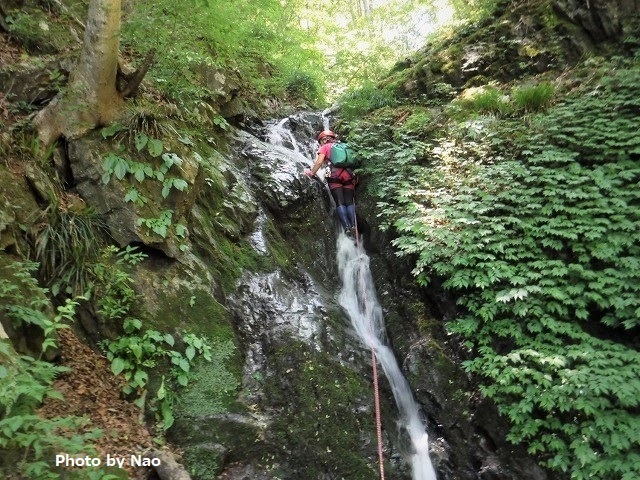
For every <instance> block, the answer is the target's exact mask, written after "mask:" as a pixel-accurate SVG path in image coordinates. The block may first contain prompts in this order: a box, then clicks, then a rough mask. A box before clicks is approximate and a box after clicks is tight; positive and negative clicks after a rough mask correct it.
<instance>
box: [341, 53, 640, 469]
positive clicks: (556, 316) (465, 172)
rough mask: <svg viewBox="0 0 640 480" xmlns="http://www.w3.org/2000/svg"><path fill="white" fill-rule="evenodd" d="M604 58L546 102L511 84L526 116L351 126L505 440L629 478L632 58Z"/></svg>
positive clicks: (634, 440) (636, 447) (633, 298)
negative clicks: (449, 305) (451, 300)
mask: <svg viewBox="0 0 640 480" xmlns="http://www.w3.org/2000/svg"><path fill="white" fill-rule="evenodd" d="M616 62H617V63H616V64H614V65H611V66H606V65H605V66H604V68H605V69H608V70H609V72H610V73H609V75H607V76H603V77H602V79H601V80H600V81H599V83H592V84H585V85H583V86H582V88H581V89H579V90H578V91H576V92H574V93H573V94H572V95H571V96H569V97H566V98H565V99H563V100H562V101H558V103H557V104H556V105H555V106H549V99H550V98H551V94H552V91H551V90H550V89H549V88H547V87H545V88H543V89H541V90H540V91H536V92H534V93H533V94H532V95H533V96H532V97H526V96H525V95H524V93H522V92H525V90H520V91H519V92H520V93H521V94H522V95H523V98H522V99H520V100H516V101H518V102H522V103H521V104H522V105H525V104H529V105H534V104H535V105H538V106H542V105H546V106H547V110H546V111H544V112H540V113H538V114H535V115H532V114H530V113H527V114H526V116H524V117H520V116H518V117H516V118H513V117H503V118H498V117H496V116H480V117H478V118H476V119H475V120H462V121H460V120H457V121H451V122H450V123H448V124H444V123H443V124H442V125H431V126H430V128H432V129H433V130H434V131H435V132H436V133H435V134H433V135H431V136H430V138H429V137H427V136H425V135H423V134H419V135H412V134H411V131H404V132H403V131H402V130H401V129H397V128H396V127H395V126H394V125H393V124H392V123H390V122H389V118H388V115H387V117H384V115H380V116H378V117H375V116H373V117H369V118H368V120H367V121H368V122H373V123H374V126H375V127H376V128H375V129H373V130H375V133H372V129H371V125H370V124H369V125H368V126H367V128H364V129H361V130H354V131H353V132H352V134H351V138H350V140H351V141H352V143H353V144H355V145H357V146H358V147H360V152H361V154H362V155H363V157H365V159H366V164H367V166H366V167H365V170H366V171H367V172H368V173H369V174H370V177H369V179H370V181H369V182H367V185H368V193H369V194H370V195H373V196H375V197H377V198H378V199H379V205H378V206H379V208H380V212H381V214H380V215H381V221H382V226H383V228H393V229H394V230H395V231H396V232H397V235H398V236H397V238H396V240H395V245H396V247H397V248H398V252H399V254H400V255H408V256H411V257H412V258H414V259H415V262H416V263H415V269H414V274H415V275H416V278H417V280H418V281H419V282H420V283H421V284H423V285H426V284H428V283H429V282H430V281H431V279H433V278H434V277H439V278H441V279H443V280H444V286H445V287H446V288H447V289H448V290H450V291H451V292H452V293H454V294H455V295H456V296H457V298H458V305H459V315H458V317H457V318H456V319H454V320H452V321H450V322H449V323H448V325H447V328H448V330H449V331H450V332H451V333H452V334H455V335H458V336H459V337H460V338H461V339H462V340H463V341H464V343H465V345H466V347H467V348H468V352H469V355H470V357H469V358H470V359H469V360H468V361H467V362H465V368H466V369H467V371H468V372H470V373H472V374H474V375H476V376H477V377H478V378H480V379H481V380H482V386H481V390H482V392H483V393H484V394H485V395H487V396H488V397H490V398H492V399H493V400H494V401H495V402H496V404H497V405H498V407H499V409H500V412H501V413H502V414H503V415H505V416H506V417H508V418H509V419H510V421H511V431H510V433H509V436H508V439H509V440H510V441H512V442H514V443H524V444H525V445H526V446H527V447H528V450H529V452H530V453H532V454H535V455H536V456H537V457H538V458H539V460H540V462H541V463H542V464H543V465H544V466H546V467H548V468H549V469H551V470H556V471H559V472H564V473H566V474H567V475H569V476H570V477H571V478H572V479H577V480H582V479H588V478H598V479H602V480H609V479H610V480H614V479H615V480H620V479H623V480H631V479H635V478H638V477H639V476H640V417H638V414H637V412H638V409H639V408H640V354H639V353H638V348H639V346H640V345H638V340H637V338H638V337H637V335H638V332H639V331H640V320H639V319H640V315H639V312H640V246H639V245H638V242H637V240H636V236H637V232H638V231H640V210H639V208H638V207H639V204H638V195H637V192H638V187H637V186H638V182H639V181H640V137H638V135H637V125H638V116H639V115H638V112H640V100H639V99H640V88H639V85H640V69H639V68H638V66H637V62H636V63H635V64H634V63H633V62H631V61H625V60H617V61H616ZM526 91H527V92H529V93H531V91H530V90H526ZM497 98H498V97H497V96H496V95H494V96H493V97H492V99H493V100H496V99H497ZM532 98H534V100H532ZM490 103H491V102H490ZM536 108H537V107H536ZM536 108H522V110H523V111H524V112H525V113H526V112H530V111H533V110H535V109H536ZM480 110H482V109H480ZM413 130H414V131H419V130H416V129H413ZM428 130H429V129H428V128H426V129H423V130H422V131H423V132H424V131H428ZM376 179H377V180H376Z"/></svg>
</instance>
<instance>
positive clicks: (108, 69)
mask: <svg viewBox="0 0 640 480" xmlns="http://www.w3.org/2000/svg"><path fill="white" fill-rule="evenodd" d="M120 16H121V0H90V2H89V12H88V15H87V27H86V29H85V33H84V45H83V48H82V53H81V55H80V60H79V61H78V64H77V65H76V67H75V68H74V70H73V71H72V72H71V76H70V78H69V87H68V89H67V90H66V91H65V92H61V94H59V95H58V96H57V97H56V98H55V99H54V100H53V101H52V102H51V103H50V104H49V105H47V106H46V107H45V108H44V109H43V110H41V111H40V112H38V114H37V115H36V118H35V124H36V127H37V129H38V134H39V136H40V139H41V140H42V142H43V143H44V145H51V144H52V143H53V142H55V141H56V140H57V139H58V138H59V137H60V136H64V137H66V138H77V137H79V136H82V135H83V134H85V133H86V132H87V131H89V130H91V129H93V128H95V127H96V126H99V125H106V124H108V123H110V122H111V121H113V119H114V118H115V116H116V114H117V113H118V112H119V111H120V109H121V108H122V106H123V104H124V101H123V99H122V96H121V95H120V94H119V93H118V91H117V89H116V74H117V71H118V49H119V42H120Z"/></svg>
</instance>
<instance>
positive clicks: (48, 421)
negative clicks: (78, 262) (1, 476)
mask: <svg viewBox="0 0 640 480" xmlns="http://www.w3.org/2000/svg"><path fill="white" fill-rule="evenodd" d="M3 268H4V269H7V270H9V271H12V272H13V274H14V275H13V277H11V278H12V279H13V281H10V280H7V279H6V278H5V277H4V276H3V278H1V279H0V305H1V307H0V313H1V314H3V315H6V316H7V317H9V318H11V319H12V320H13V321H14V322H16V323H19V324H20V323H22V324H35V325H38V326H40V327H41V328H42V329H43V332H44V342H43V344H42V349H41V350H42V352H44V351H45V350H46V349H47V348H48V347H56V346H57V342H56V332H57V331H58V330H60V329H63V328H68V325H67V324H66V322H67V321H70V320H72V319H73V316H74V315H75V307H76V306H77V302H76V301H75V300H67V302H66V304H65V305H63V306H60V307H58V309H57V314H56V315H55V316H54V317H53V318H50V316H49V314H48V313H47V310H48V307H49V304H48V302H47V300H46V297H45V293H46V291H45V290H43V289H40V288H39V287H38V286H37V283H36V280H35V279H34V278H33V277H32V276H31V275H30V273H31V272H33V271H34V270H35V269H36V268H37V266H36V265H35V264H32V263H12V264H9V265H7V266H5V267H3ZM0 360H1V361H0V448H1V449H2V450H3V455H2V457H0V469H1V470H2V471H3V473H5V474H8V475H9V477H10V478H11V477H12V476H13V475H19V476H21V478H33V479H51V480H54V479H58V478H63V475H62V474H61V473H60V472H59V471H57V470H56V469H55V468H54V466H53V464H52V462H51V459H52V458H53V456H54V455H55V454H56V453H59V452H61V451H63V452H65V453H68V454H69V455H72V456H73V455H75V454H78V455H87V454H94V453H95V449H94V448H93V447H92V446H91V445H90V442H91V441H92V440H94V439H96V438H98V437H100V436H101V432H100V431H99V430H96V429H94V430H91V431H89V432H87V433H82V434H75V435H72V434H70V432H74V431H78V430H80V429H82V430H85V427H86V425H87V424H88V420H87V419H86V418H78V417H72V416H66V417H55V418H43V417H41V416H40V415H38V414H37V413H36V409H37V408H38V407H39V406H40V404H41V403H42V402H43V400H45V399H46V398H54V399H59V400H62V399H63V398H62V395H61V394H60V393H59V392H58V391H56V390H55V389H54V388H53V387H52V382H53V381H54V379H55V378H56V377H57V376H58V375H59V374H61V373H65V372H68V371H69V369H68V368H65V367H60V366H56V365H53V364H51V363H49V362H45V361H43V360H42V359H41V358H37V359H36V358H33V357H31V356H28V355H22V356H18V355H17V354H16V353H15V351H14V350H13V348H11V347H10V344H9V343H8V342H6V341H3V340H0ZM87 477H88V478H92V479H96V480H98V479H115V478H117V477H115V476H113V475H107V474H106V473H105V472H104V470H103V469H101V468H97V469H92V470H91V471H90V472H87Z"/></svg>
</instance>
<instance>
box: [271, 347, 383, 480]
mask: <svg viewBox="0 0 640 480" xmlns="http://www.w3.org/2000/svg"><path fill="white" fill-rule="evenodd" d="M268 358H269V359H270V369H271V370H272V371H274V372H279V373H278V375H277V376H276V375H270V376H268V377H267V378H266V379H265V384H266V387H265V392H266V395H267V404H268V406H269V408H272V409H276V410H278V411H279V412H280V413H279V415H278V417H277V419H275V421H274V423H273V424H272V425H271V427H270V428H269V431H268V439H269V443H270V444H272V445H273V447H274V449H273V451H272V452H271V455H272V457H271V459H270V460H271V462H272V463H282V462H286V463H288V465H289V466H290V469H291V471H292V473H293V474H294V475H295V477H294V478H319V477H320V476H322V475H330V476H332V478H349V479H352V480H359V479H363V480H364V479H370V478H372V476H373V475H374V474H375V473H374V472H375V466H374V465H373V464H372V462H371V456H373V457H375V455H371V454H374V452H373V451H372V450H373V447H374V446H375V438H374V437H375V431H374V429H372V428H370V427H371V425H370V424H369V420H370V414H371V412H370V410H369V409H370V407H371V405H370V404H369V401H370V400H369V397H370V385H369V384H368V383H367V382H366V381H365V379H363V378H361V377H360V376H359V375H358V374H357V373H356V372H354V371H353V370H351V369H350V368H349V367H348V366H345V365H340V364H338V362H337V361H336V359H335V358H334V357H332V356H330V355H328V354H325V353H321V352H317V351H315V350H311V349H310V348H309V347H308V346H307V345H304V344H302V343H301V342H292V343H290V344H287V345H283V346H281V347H280V348H278V349H277V350H276V351H273V352H270V353H269V356H268ZM282 372H283V373H284V374H282ZM265 461H268V459H265Z"/></svg>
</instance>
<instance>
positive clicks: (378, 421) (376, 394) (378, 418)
mask: <svg viewBox="0 0 640 480" xmlns="http://www.w3.org/2000/svg"><path fill="white" fill-rule="evenodd" d="M354 204H355V199H354ZM354 223H355V230H356V235H355V236H356V238H355V240H356V247H357V249H358V250H360V248H361V245H360V232H358V219H357V218H355V219H354ZM359 284H360V286H361V287H362V295H363V297H365V298H363V300H364V305H365V315H366V316H367V318H368V319H369V324H370V326H371V332H372V333H373V324H372V322H371V315H369V313H368V311H367V305H368V302H367V301H366V300H367V299H366V295H367V291H366V288H364V282H359ZM371 363H372V365H373V403H374V407H375V415H376V435H377V438H378V463H379V466H380V480H384V453H383V452H382V419H381V414H380V389H379V386H378V361H377V359H376V352H375V350H374V349H373V347H371Z"/></svg>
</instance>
